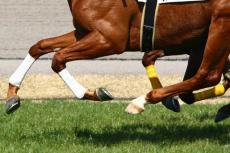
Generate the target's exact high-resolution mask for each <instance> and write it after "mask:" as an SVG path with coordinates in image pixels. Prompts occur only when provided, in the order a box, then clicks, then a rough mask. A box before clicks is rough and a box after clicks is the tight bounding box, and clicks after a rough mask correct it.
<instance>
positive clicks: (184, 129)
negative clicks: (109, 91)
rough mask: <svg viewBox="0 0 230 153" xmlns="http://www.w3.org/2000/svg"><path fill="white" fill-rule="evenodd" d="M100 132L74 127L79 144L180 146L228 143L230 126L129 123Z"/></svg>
mask: <svg viewBox="0 0 230 153" xmlns="http://www.w3.org/2000/svg"><path fill="white" fill-rule="evenodd" d="M101 131H103V132H101V133H99V132H94V131H92V130H90V129H78V127H76V128H75V135H76V138H77V139H78V140H79V141H80V143H91V144H94V145H107V146H111V145H113V144H118V143H123V142H124V141H143V142H148V143H155V144H161V143H162V142H164V143H165V144H169V145H171V144H173V143H175V144H177V143H179V142H181V143H187V142H195V141H197V140H206V139H208V140H209V141H211V142H218V143H219V144H221V145H224V144H229V141H230V137H229V132H230V127H229V126H228V125H209V126H204V127H199V126H193V127H191V126H190V127H188V126H186V125H176V124H170V125H167V126H163V125H157V126H153V125H152V124H144V125H141V124H127V125H123V126H121V127H117V128H114V127H106V129H102V130H101Z"/></svg>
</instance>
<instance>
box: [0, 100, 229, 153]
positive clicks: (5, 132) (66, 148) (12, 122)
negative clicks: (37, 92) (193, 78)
mask: <svg viewBox="0 0 230 153" xmlns="http://www.w3.org/2000/svg"><path fill="white" fill-rule="evenodd" d="M222 105H223V104H218V105H193V106H188V105H183V106H182V112H181V113H173V112H170V111H168V110H166V109H165V108H164V107H163V106H162V105H149V106H147V107H146V111H145V112H144V113H142V114H141V115H135V116H133V115H128V114H126V113H124V108H125V107H126V104H124V103H103V104H99V103H90V102H77V101H76V102H69V101H68V100H62V101H61V100H49V101H43V102H42V103H31V101H24V102H23V103H22V106H21V108H20V109H19V110H18V111H17V112H15V113H14V114H12V115H6V114H4V105H3V104H1V105H0V106H1V109H0V111H1V112H2V113H1V115H0V152H1V153H81V152H83V153H139V152H140V153H148V152H151V153H178V152H179V153H227V152H229V150H230V120H225V121H224V122H222V123H219V124H215V123H214V121H213V118H214V116H215V113H216V111H217V110H218V108H219V107H221V106H222Z"/></svg>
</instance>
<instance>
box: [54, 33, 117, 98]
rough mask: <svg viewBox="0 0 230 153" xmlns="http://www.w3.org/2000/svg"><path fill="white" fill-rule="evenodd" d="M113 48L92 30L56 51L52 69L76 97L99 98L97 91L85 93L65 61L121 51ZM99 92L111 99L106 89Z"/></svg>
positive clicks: (99, 34)
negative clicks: (68, 69)
mask: <svg viewBox="0 0 230 153" xmlns="http://www.w3.org/2000/svg"><path fill="white" fill-rule="evenodd" d="M115 48H116V47H114V45H113V44H112V43H111V42H110V41H109V40H107V39H106V38H105V37H104V36H103V35H102V34H101V33H100V32H98V31H92V32H90V33H89V34H87V35H86V36H85V37H83V38H82V39H81V40H79V41H77V42H75V43H73V44H71V45H70V46H68V47H66V48H64V49H62V50H60V51H59V52H57V53H56V54H55V55H54V57H53V61H52V69H53V71H54V72H56V73H57V74H58V75H59V76H60V77H61V78H62V79H63V81H64V82H65V83H66V84H67V86H68V87H69V88H70V89H71V90H72V92H73V93H74V95H75V96H76V97H77V98H78V99H88V100H101V99H98V97H99V96H98V95H95V94H97V93H87V90H86V89H85V88H84V87H83V86H82V85H81V84H80V83H78V82H77V81H76V80H75V79H74V78H73V77H72V76H71V75H70V74H69V72H68V71H67V69H66V63H67V62H70V61H75V60H82V59H92V58H97V57H102V56H107V55H112V54H118V53H121V51H120V50H116V49H115ZM103 92H104V91H103ZM101 94H102V95H104V96H105V97H104V98H105V99H107V100H111V99H113V97H112V95H111V94H110V93H109V92H108V91H106V93H101ZM102 98H103V97H102Z"/></svg>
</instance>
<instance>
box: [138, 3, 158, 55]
mask: <svg viewBox="0 0 230 153" xmlns="http://www.w3.org/2000/svg"><path fill="white" fill-rule="evenodd" d="M156 9H157V0H147V2H146V3H145V9H144V10H143V13H144V14H143V16H142V18H144V19H143V20H144V21H143V28H142V38H141V51H143V52H149V51H152V50H153V47H154V46H153V43H154V41H153V39H154V38H153V33H154V28H155V27H154V25H155V23H154V22H155V14H156V13H157V12H156Z"/></svg>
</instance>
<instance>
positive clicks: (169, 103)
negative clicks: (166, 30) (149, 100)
mask: <svg viewBox="0 0 230 153" xmlns="http://www.w3.org/2000/svg"><path fill="white" fill-rule="evenodd" d="M162 56H164V51H163V50H154V51H151V52H149V53H145V54H144V56H143V59H142V65H143V66H144V67H145V69H146V72H147V76H148V77H149V80H150V83H151V85H152V88H153V89H157V88H162V87H163V86H162V84H161V82H160V80H159V78H158V74H157V71H156V68H155V62H156V60H157V58H159V57H162ZM162 104H163V105H164V106H165V107H166V108H167V109H170V110H172V111H174V112H179V111H180V104H179V102H178V100H177V98H176V97H169V98H167V99H165V100H163V101H162ZM141 107H142V108H144V106H141ZM142 111H143V110H142Z"/></svg>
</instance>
